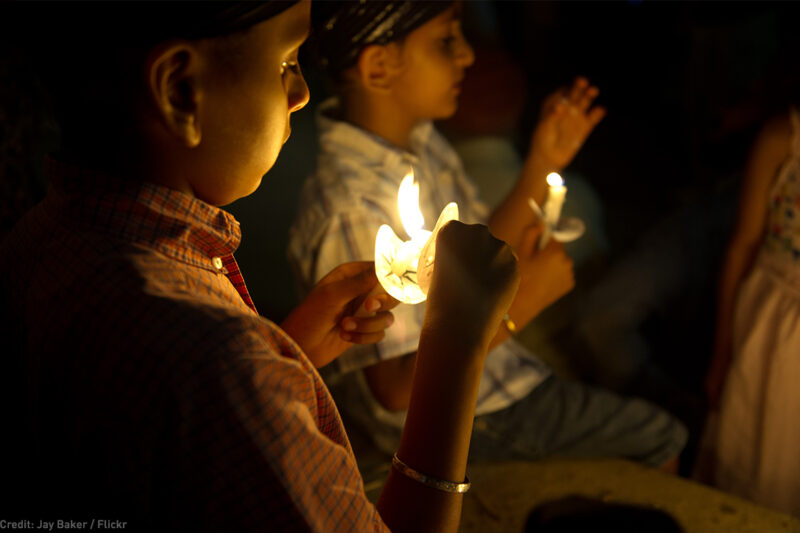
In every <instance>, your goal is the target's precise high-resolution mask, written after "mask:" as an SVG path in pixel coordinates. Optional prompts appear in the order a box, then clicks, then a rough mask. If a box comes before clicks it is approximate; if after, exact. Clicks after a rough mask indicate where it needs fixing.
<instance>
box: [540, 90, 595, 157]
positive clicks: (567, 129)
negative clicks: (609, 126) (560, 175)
mask: <svg viewBox="0 0 800 533" xmlns="http://www.w3.org/2000/svg"><path fill="white" fill-rule="evenodd" d="M599 93H600V91H599V90H598V89H597V87H594V86H593V85H590V84H589V80H587V79H586V78H583V77H578V78H576V79H575V82H574V83H573V84H572V87H570V88H566V87H564V88H561V89H558V90H557V91H555V92H554V93H552V94H551V95H550V96H548V97H547V98H546V99H545V101H544V103H543V104H542V112H541V118H540V119H539V123H538V124H537V126H536V129H535V130H534V132H533V136H532V137H531V144H530V153H529V155H528V157H531V158H534V159H536V160H537V161H538V162H539V163H540V165H542V166H544V167H545V168H547V169H548V170H551V171H559V170H561V169H563V168H564V167H566V166H567V165H568V164H569V163H570V162H571V161H572V159H573V158H574V157H575V154H577V153H578V150H580V148H581V146H583V143H584V142H585V141H586V138H587V137H588V136H589V134H590V133H591V132H592V130H593V129H594V128H595V126H597V124H598V123H599V122H600V121H601V120H603V117H604V116H605V115H606V110H605V108H603V107H600V106H594V107H592V103H593V102H594V100H595V98H597V95H598V94H599Z"/></svg>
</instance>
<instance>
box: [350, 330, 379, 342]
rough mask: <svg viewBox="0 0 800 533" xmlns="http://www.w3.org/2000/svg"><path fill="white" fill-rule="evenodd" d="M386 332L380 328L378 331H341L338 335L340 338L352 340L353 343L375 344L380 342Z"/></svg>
mask: <svg viewBox="0 0 800 533" xmlns="http://www.w3.org/2000/svg"><path fill="white" fill-rule="evenodd" d="M385 335H386V334H385V333H384V332H383V331H382V330H381V331H380V332H378V333H351V332H342V333H341V335H340V337H341V338H342V340H344V341H347V342H352V343H353V344H375V343H377V342H380V341H381V340H382V339H383V337H384V336H385Z"/></svg>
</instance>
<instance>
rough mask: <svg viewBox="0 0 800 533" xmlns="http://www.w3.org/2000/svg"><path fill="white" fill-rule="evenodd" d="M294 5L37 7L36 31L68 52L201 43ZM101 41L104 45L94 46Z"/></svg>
mask: <svg viewBox="0 0 800 533" xmlns="http://www.w3.org/2000/svg"><path fill="white" fill-rule="evenodd" d="M297 1H298V0H270V1H266V2H230V1H225V0H215V1H205V2H179V1H177V2H176V1H172V2H131V1H123V2H112V1H105V2H54V3H48V4H45V5H43V6H42V7H41V8H39V11H40V13H39V14H33V13H32V14H31V16H32V17H36V19H35V21H34V22H35V26H33V27H38V28H37V29H38V30H39V35H41V36H42V38H46V39H47V40H48V41H49V42H51V43H52V42H53V40H54V39H58V40H61V41H62V44H64V45H65V46H67V47H68V48H69V47H71V46H72V45H74V44H75V45H78V46H84V44H85V43H88V42H93V43H94V44H95V45H99V46H97V48H99V49H102V48H103V47H106V46H111V47H125V46H127V47H131V48H133V47H142V46H150V45H154V44H157V43H159V42H161V41H164V40H167V39H174V38H179V39H190V40H197V39H205V38H213V37H220V36H223V35H229V34H233V33H236V32H239V31H242V30H246V29H247V28H250V27H252V26H255V25H256V24H258V23H260V22H263V21H265V20H267V19H269V18H272V17H274V16H276V15H278V14H280V13H282V12H283V11H285V10H286V9H288V8H289V7H291V6H293V5H295V4H296V3H297ZM98 39H103V40H104V41H106V42H97V40H98Z"/></svg>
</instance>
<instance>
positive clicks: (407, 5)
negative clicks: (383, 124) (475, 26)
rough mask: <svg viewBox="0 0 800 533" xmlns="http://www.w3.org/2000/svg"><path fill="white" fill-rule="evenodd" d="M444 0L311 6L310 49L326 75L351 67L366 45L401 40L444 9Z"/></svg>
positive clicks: (366, 0) (367, 0) (377, 0)
mask: <svg viewBox="0 0 800 533" xmlns="http://www.w3.org/2000/svg"><path fill="white" fill-rule="evenodd" d="M452 5H453V2H449V1H446V0H440V1H425V0H416V1H412V0H404V1H381V0H359V1H357V2H356V1H353V0H350V1H347V0H344V1H342V0H333V1H319V2H314V3H312V5H311V25H312V33H311V37H310V38H309V44H308V48H309V52H310V54H311V58H312V60H313V61H314V62H315V63H317V65H319V66H320V67H321V68H322V69H323V70H324V71H325V72H326V73H327V74H329V75H333V76H335V75H336V74H338V73H340V72H341V71H343V70H344V69H347V68H349V67H352V66H353V65H355V64H356V61H357V60H358V55H359V54H360V53H361V50H363V49H364V47H365V46H368V45H371V44H387V43H390V42H392V41H397V40H399V39H402V38H403V37H405V36H406V35H408V34H409V33H411V32H412V31H414V30H415V29H417V28H418V27H420V26H422V25H423V24H425V23H426V22H427V21H429V20H430V19H432V18H433V17H435V16H436V15H438V14H439V13H441V12H443V11H445V10H446V9H448V8H449V7H450V6H452Z"/></svg>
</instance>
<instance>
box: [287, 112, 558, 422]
mask: <svg viewBox="0 0 800 533" xmlns="http://www.w3.org/2000/svg"><path fill="white" fill-rule="evenodd" d="M336 106H337V102H336V100H328V101H326V102H324V103H323V104H322V105H321V106H320V109H319V115H318V117H317V125H318V130H319V139H320V143H319V144H320V153H319V157H318V159H317V170H316V172H315V173H314V174H313V175H312V176H310V177H309V179H308V180H307V181H306V183H305V184H304V187H303V191H302V194H301V198H300V206H299V209H298V215H297V218H296V219H295V221H294V223H293V225H292V228H291V230H290V236H289V250H288V255H289V259H290V261H291V262H292V264H293V267H294V270H295V272H296V273H297V274H298V275H299V277H300V278H301V281H302V284H303V285H304V286H305V288H306V289H308V288H310V287H311V286H312V285H313V283H315V282H316V281H318V280H319V279H320V278H321V277H323V276H324V275H325V274H326V273H328V272H329V271H330V270H331V269H333V268H334V267H335V266H337V265H339V264H341V263H346V262H348V261H355V260H372V259H374V254H375V235H376V233H377V232H378V228H379V227H380V226H381V224H388V225H389V226H391V227H392V229H393V230H394V232H395V233H396V234H397V235H398V236H400V238H401V239H408V236H406V234H405V231H404V230H403V226H402V223H401V221H400V215H399V212H398V210H397V190H398V188H399V186H400V182H401V181H402V179H403V177H404V176H405V175H406V174H407V173H408V171H409V170H411V169H413V171H414V177H415V180H416V181H417V182H418V183H419V194H420V198H419V203H420V210H421V211H422V214H423V216H424V218H425V223H426V228H427V229H432V227H433V225H434V224H435V223H436V220H437V218H438V217H439V213H440V212H441V210H442V208H443V207H444V206H445V205H446V204H447V203H449V202H451V201H454V202H456V203H457V204H458V208H459V213H460V219H461V221H463V222H466V223H469V224H475V223H482V224H485V223H486V222H487V219H488V214H489V213H488V209H487V208H486V206H485V205H484V204H483V203H482V202H481V201H480V200H479V199H478V197H477V188H476V187H475V186H474V185H473V184H472V183H471V182H470V181H469V179H468V178H467V176H466V174H465V173H464V170H463V167H462V165H461V161H460V160H459V158H458V155H457V154H456V153H455V151H454V150H453V148H452V147H451V146H450V145H449V144H448V143H447V141H446V140H445V139H444V138H443V137H442V136H441V135H440V134H439V133H438V132H437V131H436V130H435V129H434V128H433V125H432V124H431V123H430V122H425V123H422V124H420V125H418V126H417V127H416V128H415V129H414V130H413V131H412V133H411V138H410V148H411V149H410V150H409V151H405V150H400V149H398V148H396V147H393V146H391V145H390V144H389V143H387V142H386V141H384V140H383V139H381V138H380V137H377V136H375V135H372V134H370V133H369V132H366V131H364V130H362V129H360V128H358V127H356V126H353V125H352V124H348V123H346V122H341V121H337V120H333V119H331V118H329V115H330V113H331V111H333V110H334V109H335V107H336ZM392 312H393V314H394V316H395V321H394V324H392V326H390V327H389V328H388V329H387V330H386V337H385V338H384V340H382V341H381V342H379V343H378V344H377V345H370V346H354V347H353V348H351V349H349V350H348V351H347V352H345V353H344V354H343V355H342V356H340V357H339V358H338V359H337V360H336V361H335V362H334V363H333V364H332V365H331V366H332V367H333V369H332V370H330V372H331V377H332V378H333V379H335V375H336V374H341V373H344V372H349V371H351V370H354V369H358V368H363V367H365V366H369V365H372V364H375V363H377V362H379V361H383V360H387V359H391V358H393V357H399V356H402V355H405V354H407V353H412V352H415V351H416V350H417V344H418V342H419V334H420V331H421V328H422V321H423V318H424V316H425V304H424V303H422V304H418V305H408V304H400V305H399V306H397V307H396V308H395V309H394V310H393V311H392ZM326 370H327V369H326ZM549 374H550V370H549V368H548V367H547V366H546V365H545V364H544V363H543V362H542V361H541V360H539V359H538V358H536V356H534V355H533V354H531V353H529V352H528V351H527V350H526V349H525V348H524V347H523V346H522V345H520V344H519V343H517V342H516V341H515V340H514V339H508V340H507V341H505V342H503V343H502V344H500V345H499V346H498V347H496V348H495V349H494V350H492V351H491V352H490V353H489V355H488V357H487V360H486V364H485V366H484V372H483V378H482V380H481V384H480V389H479V392H478V403H477V408H476V414H478V415H481V414H486V413H490V412H494V411H498V410H500V409H503V408H505V407H508V406H509V405H511V404H513V403H515V402H516V401H518V400H520V399H522V398H523V397H525V396H527V395H528V394H529V393H530V391H531V390H533V388H534V387H536V386H537V385H538V384H539V383H541V382H542V381H543V380H544V378H546V377H547V376H548V375H549Z"/></svg>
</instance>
